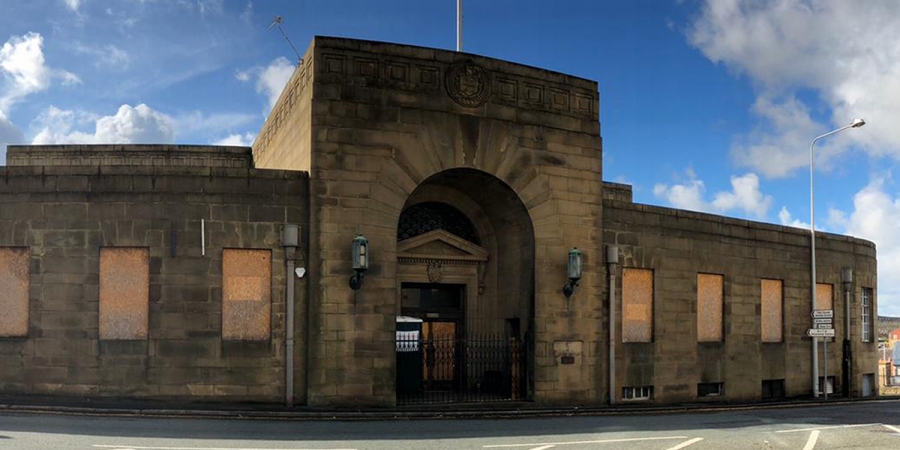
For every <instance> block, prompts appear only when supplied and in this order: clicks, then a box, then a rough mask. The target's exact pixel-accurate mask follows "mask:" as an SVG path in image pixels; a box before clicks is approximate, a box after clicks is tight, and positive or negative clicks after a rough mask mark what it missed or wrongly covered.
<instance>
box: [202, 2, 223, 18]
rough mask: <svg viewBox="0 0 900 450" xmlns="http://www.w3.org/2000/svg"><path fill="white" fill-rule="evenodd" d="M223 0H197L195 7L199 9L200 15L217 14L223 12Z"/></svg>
mask: <svg viewBox="0 0 900 450" xmlns="http://www.w3.org/2000/svg"><path fill="white" fill-rule="evenodd" d="M222 3H223V0H197V7H198V8H199V9H200V15H203V16H205V15H207V14H217V15H221V14H222V13H223V12H224V9H223V5H222Z"/></svg>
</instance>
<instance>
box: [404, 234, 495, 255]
mask: <svg viewBox="0 0 900 450" xmlns="http://www.w3.org/2000/svg"><path fill="white" fill-rule="evenodd" d="M397 254H398V257H399V258H400V259H407V260H409V259H420V260H421V259H430V260H446V261H475V262H477V261H487V260H488V251H487V249H485V248H484V247H481V246H479V245H476V244H473V243H471V242H469V241H467V240H465V239H463V238H461V237H459V236H456V235H454V234H451V233H448V232H446V231H444V230H432V231H429V232H427V233H423V234H420V235H418V236H415V237H412V238H409V239H405V240H403V241H400V242H398V243H397Z"/></svg>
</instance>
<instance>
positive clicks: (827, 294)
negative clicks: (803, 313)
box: [816, 283, 834, 309]
mask: <svg viewBox="0 0 900 450" xmlns="http://www.w3.org/2000/svg"><path fill="white" fill-rule="evenodd" d="M816 309H834V287H833V286H832V285H830V284H824V283H816Z"/></svg>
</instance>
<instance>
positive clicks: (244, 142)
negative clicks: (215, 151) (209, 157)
mask: <svg viewBox="0 0 900 450" xmlns="http://www.w3.org/2000/svg"><path fill="white" fill-rule="evenodd" d="M254 139H256V134H254V133H244V134H231V135H228V136H226V137H224V138H222V139H219V140H218V141H215V142H213V144H212V145H232V146H238V147H250V146H252V145H253V140H254Z"/></svg>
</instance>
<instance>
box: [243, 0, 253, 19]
mask: <svg viewBox="0 0 900 450" xmlns="http://www.w3.org/2000/svg"><path fill="white" fill-rule="evenodd" d="M241 20H242V21H243V22H244V23H246V24H251V23H253V2H247V6H245V7H244V12H242V13H241Z"/></svg>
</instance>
